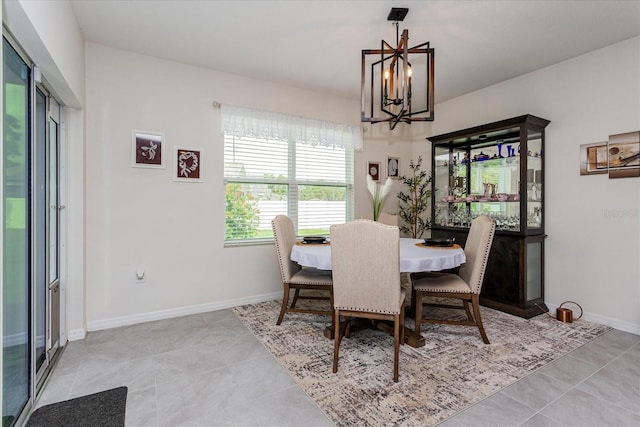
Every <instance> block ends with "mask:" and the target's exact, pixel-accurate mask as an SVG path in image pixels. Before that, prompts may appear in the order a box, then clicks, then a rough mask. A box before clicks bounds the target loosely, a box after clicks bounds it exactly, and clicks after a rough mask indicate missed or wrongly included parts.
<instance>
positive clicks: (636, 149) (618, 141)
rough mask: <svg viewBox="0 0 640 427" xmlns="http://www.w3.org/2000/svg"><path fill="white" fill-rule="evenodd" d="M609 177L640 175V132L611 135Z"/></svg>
mask: <svg viewBox="0 0 640 427" xmlns="http://www.w3.org/2000/svg"><path fill="white" fill-rule="evenodd" d="M607 153H608V154H609V178H631V177H639V176H640V132H638V131H636V132H627V133H619V134H617V135H609V145H608V150H607Z"/></svg>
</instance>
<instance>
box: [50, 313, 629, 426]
mask: <svg viewBox="0 0 640 427" xmlns="http://www.w3.org/2000/svg"><path fill="white" fill-rule="evenodd" d="M122 385H125V386H127V387H129V394H128V396H127V415H126V423H127V426H157V427H161V426H162V427H164V426H258V425H259V426H278V427H282V426H300V425H304V426H305V427H314V426H330V425H332V424H331V422H330V421H329V419H328V418H327V417H326V416H325V415H324V414H323V413H322V411H320V409H319V408H318V407H317V406H316V404H315V403H314V402H313V401H312V400H311V399H310V398H309V397H308V396H307V395H306V394H305V393H304V392H303V391H302V389H301V388H300V387H298V386H297V385H296V384H295V382H294V381H293V380H292V379H291V378H290V377H289V375H288V374H287V373H286V371H285V370H284V369H283V368H282V367H281V366H280V364H279V363H278V362H277V361H276V360H275V359H274V358H273V357H272V356H271V354H270V353H269V352H267V351H266V350H265V349H264V347H263V346H262V344H260V342H259V341H258V340H257V339H256V338H255V337H254V336H253V335H252V334H251V333H250V332H249V331H248V330H247V329H246V328H245V327H244V326H243V325H242V323H240V321H239V320H238V319H236V317H235V316H234V315H233V314H232V313H231V310H221V311H215V312H210V313H204V314H199V315H193V316H186V317H180V318H175V319H168V320H161V321H157V322H149V323H144V324H139V325H133V326H126V327H122V328H116V329H110V330H105V331H97V332H91V333H89V334H88V336H87V338H86V339H85V340H83V341H75V342H70V343H69V344H68V345H67V348H66V349H65V351H64V353H63V355H62V358H61V359H60V362H59V363H58V365H57V366H56V368H55V370H54V372H53V374H52V376H51V378H50V380H49V381H48V383H47V385H46V387H45V390H44V392H43V393H42V396H41V397H40V399H39V401H38V403H37V406H42V405H45V404H48V403H53V402H56V401H60V400H66V399H70V398H73V397H77V396H81V395H85V394H88V393H93V392H97V391H101V390H105V389H108V388H113V387H118V386H122ZM590 425H591V426H598V427H600V426H638V425H640V336H637V335H633V334H628V333H624V332H620V331H616V330H612V331H610V332H608V333H606V334H605V335H603V336H601V337H599V338H597V339H596V340H594V341H592V342H590V343H588V344H587V345H585V346H583V347H581V348H579V349H577V350H574V351H573V352H572V353H569V354H568V355H566V356H564V357H562V358H560V359H558V360H557V361H555V362H553V363H551V364H549V365H547V366H545V367H544V368H542V369H540V370H538V371H537V372H535V373H534V374H532V375H529V376H528V377H525V378H523V379H522V380H520V381H518V382H516V383H515V384H512V385H511V386H509V387H507V388H505V389H503V390H502V391H500V392H499V393H496V394H494V395H493V396H491V397H489V398H487V399H485V400H483V401H482V402H480V403H478V404H476V405H474V406H472V407H471V408H468V409H467V410H465V411H463V412H461V413H459V414H457V415H455V416H454V417H451V418H449V419H448V420H446V421H445V422H444V423H442V424H440V426H442V427H452V426H453V427H460V426H526V427H535V426H581V427H582V426H590Z"/></svg>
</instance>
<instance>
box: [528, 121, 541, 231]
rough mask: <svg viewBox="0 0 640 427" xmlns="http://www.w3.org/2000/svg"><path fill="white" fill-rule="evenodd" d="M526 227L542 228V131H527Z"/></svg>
mask: <svg viewBox="0 0 640 427" xmlns="http://www.w3.org/2000/svg"><path fill="white" fill-rule="evenodd" d="M527 147H528V151H527V228H529V229H536V228H542V226H543V224H542V212H543V211H542V200H543V197H542V191H543V188H542V184H543V182H542V154H543V153H542V133H541V132H539V131H535V130H531V129H529V130H528V131H527Z"/></svg>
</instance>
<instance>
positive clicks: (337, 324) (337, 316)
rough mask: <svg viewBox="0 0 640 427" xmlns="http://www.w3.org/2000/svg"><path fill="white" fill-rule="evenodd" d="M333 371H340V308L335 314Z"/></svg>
mask: <svg viewBox="0 0 640 427" xmlns="http://www.w3.org/2000/svg"><path fill="white" fill-rule="evenodd" d="M333 325H334V327H333V333H334V335H333V373H334V374H335V373H336V372H338V353H339V352H340V340H341V339H342V337H341V333H340V310H334V314H333Z"/></svg>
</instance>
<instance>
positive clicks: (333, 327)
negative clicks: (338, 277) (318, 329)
mask: <svg viewBox="0 0 640 427" xmlns="http://www.w3.org/2000/svg"><path fill="white" fill-rule="evenodd" d="M329 303H330V304H331V306H330V307H331V308H330V311H331V329H335V326H336V325H335V319H334V315H335V309H334V308H333V289H329Z"/></svg>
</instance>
